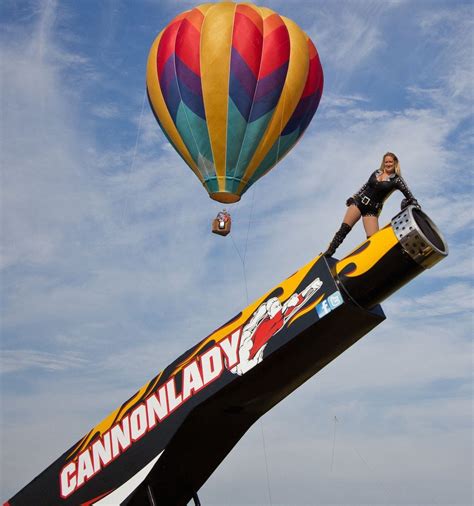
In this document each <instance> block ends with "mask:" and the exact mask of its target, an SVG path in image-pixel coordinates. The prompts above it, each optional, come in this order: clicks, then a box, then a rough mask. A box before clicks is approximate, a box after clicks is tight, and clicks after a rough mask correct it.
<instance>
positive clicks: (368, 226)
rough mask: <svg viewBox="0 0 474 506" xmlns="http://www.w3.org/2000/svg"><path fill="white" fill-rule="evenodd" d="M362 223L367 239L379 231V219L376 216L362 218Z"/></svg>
mask: <svg viewBox="0 0 474 506" xmlns="http://www.w3.org/2000/svg"><path fill="white" fill-rule="evenodd" d="M362 223H363V224H364V229H365V233H366V234H367V237H370V236H371V235H374V234H375V232H377V231H378V230H379V219H378V218H377V217H376V216H363V217H362Z"/></svg>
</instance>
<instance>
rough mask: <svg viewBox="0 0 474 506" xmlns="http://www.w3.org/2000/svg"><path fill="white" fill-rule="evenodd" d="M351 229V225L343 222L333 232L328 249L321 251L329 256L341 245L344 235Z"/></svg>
mask: <svg viewBox="0 0 474 506" xmlns="http://www.w3.org/2000/svg"><path fill="white" fill-rule="evenodd" d="M351 230H352V227H351V226H350V225H348V224H347V223H343V224H342V225H341V227H340V228H339V230H338V231H337V232H336V233H335V234H334V237H333V239H332V241H331V243H330V244H329V246H328V249H327V250H326V251H325V252H324V253H323V254H324V255H325V256H328V257H331V256H333V255H334V253H335V252H336V249H337V248H338V247H339V246H340V245H341V243H342V241H343V240H344V239H345V238H346V235H347V234H348V233H349V232H350V231H351Z"/></svg>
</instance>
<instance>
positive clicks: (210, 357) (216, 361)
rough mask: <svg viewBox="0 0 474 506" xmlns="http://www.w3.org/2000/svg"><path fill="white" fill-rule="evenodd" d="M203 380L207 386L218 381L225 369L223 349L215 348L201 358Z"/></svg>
mask: <svg viewBox="0 0 474 506" xmlns="http://www.w3.org/2000/svg"><path fill="white" fill-rule="evenodd" d="M201 368H202V379H203V381H204V384H205V385H207V384H208V383H210V382H211V381H212V380H214V379H216V378H217V377H218V376H219V375H220V374H221V373H222V369H223V364H222V354H221V349H220V348H219V347H218V346H214V348H211V349H210V350H209V351H206V353H204V355H202V356H201Z"/></svg>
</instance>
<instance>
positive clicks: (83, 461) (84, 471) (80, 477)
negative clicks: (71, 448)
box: [77, 448, 94, 487]
mask: <svg viewBox="0 0 474 506" xmlns="http://www.w3.org/2000/svg"><path fill="white" fill-rule="evenodd" d="M93 475H94V467H93V466H92V459H91V454H90V453H89V448H87V450H86V451H84V452H82V453H81V454H80V455H79V458H78V461H77V486H78V487H80V486H81V485H82V484H83V483H84V482H85V481H87V479H88V478H90V477H91V476H93Z"/></svg>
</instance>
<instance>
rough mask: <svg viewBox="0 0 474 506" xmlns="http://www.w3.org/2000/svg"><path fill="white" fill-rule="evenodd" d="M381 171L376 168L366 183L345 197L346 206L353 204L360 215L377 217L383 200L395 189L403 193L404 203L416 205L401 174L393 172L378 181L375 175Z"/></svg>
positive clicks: (378, 174)
mask: <svg viewBox="0 0 474 506" xmlns="http://www.w3.org/2000/svg"><path fill="white" fill-rule="evenodd" d="M382 172H383V171H381V170H376V171H375V172H374V173H372V175H371V176H370V177H369V180H368V181H367V183H365V185H364V186H362V188H361V189H360V190H359V191H358V192H357V193H355V194H354V195H353V196H352V197H350V198H349V199H347V201H346V205H347V207H349V206H350V205H352V204H355V205H356V206H357V208H358V209H359V211H360V212H361V214H362V216H375V217H378V216H379V215H380V213H381V211H382V207H383V204H384V202H385V201H386V200H387V199H388V197H390V195H391V194H392V193H393V192H394V191H395V190H400V191H401V192H402V193H403V195H404V196H405V199H406V205H410V204H413V205H418V202H417V201H416V199H415V197H414V196H413V194H412V193H411V191H410V189H409V188H408V186H407V184H406V183H405V181H404V179H403V178H402V176H398V175H397V174H395V173H393V174H391V175H390V176H389V178H388V180H386V181H379V180H378V179H377V177H378V176H380V175H381V174H382ZM405 207H406V206H405Z"/></svg>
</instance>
